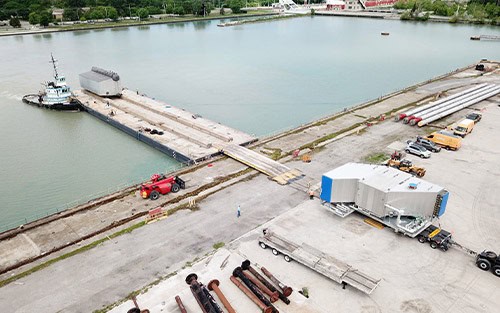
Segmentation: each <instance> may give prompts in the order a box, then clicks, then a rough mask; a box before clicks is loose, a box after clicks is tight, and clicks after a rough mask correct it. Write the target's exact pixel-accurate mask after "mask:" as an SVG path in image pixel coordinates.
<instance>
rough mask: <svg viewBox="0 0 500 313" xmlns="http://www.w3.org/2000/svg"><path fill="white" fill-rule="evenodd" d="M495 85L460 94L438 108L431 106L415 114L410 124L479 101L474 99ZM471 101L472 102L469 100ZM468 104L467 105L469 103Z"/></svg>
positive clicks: (479, 97) (486, 92)
mask: <svg viewBox="0 0 500 313" xmlns="http://www.w3.org/2000/svg"><path fill="white" fill-rule="evenodd" d="M496 88H497V86H496V85H487V86H485V87H483V88H481V89H478V90H475V91H474V92H471V93H469V94H467V95H465V96H462V97H460V98H457V99H454V100H452V101H450V102H446V103H443V105H440V106H439V107H438V108H433V109H432V110H428V111H425V112H423V113H421V114H420V113H419V116H416V117H415V118H413V119H412V120H410V125H412V126H413V125H416V124H417V123H419V122H420V121H422V120H425V119H427V118H429V117H432V116H434V115H437V114H440V113H442V112H445V111H448V110H450V109H452V108H455V107H458V106H461V105H463V104H464V103H470V104H474V103H477V102H479V101H480V100H479V101H474V100H476V99H482V96H484V95H486V94H489V93H490V92H491V91H492V90H494V89H496ZM471 101H472V102H471ZM470 104H469V105H470Z"/></svg>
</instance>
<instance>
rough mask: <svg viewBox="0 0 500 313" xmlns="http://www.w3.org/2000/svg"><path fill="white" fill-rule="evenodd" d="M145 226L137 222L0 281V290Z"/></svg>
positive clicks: (143, 223)
mask: <svg viewBox="0 0 500 313" xmlns="http://www.w3.org/2000/svg"><path fill="white" fill-rule="evenodd" d="M145 224H146V223H145V222H144V221H143V222H139V223H137V224H134V225H132V226H130V227H127V228H124V229H122V230H120V231H118V232H116V233H113V234H111V235H109V236H106V237H104V238H101V239H99V240H96V241H94V242H92V243H89V244H88V245H85V246H83V247H80V248H78V249H76V250H73V251H71V252H68V253H65V254H63V255H61V256H58V257H57V258H54V259H51V260H48V261H47V262H44V263H41V264H38V265H37V266H35V267H33V268H30V269H29V270H27V271H24V272H21V273H19V274H16V275H14V276H12V277H9V278H7V279H5V280H2V281H0V288H1V287H3V286H5V285H7V284H10V283H11V282H13V281H16V280H18V279H20V278H23V277H26V276H28V275H30V274H32V273H35V272H38V271H39V270H42V269H44V268H46V267H48V266H50V265H52V264H54V263H57V262H59V261H62V260H65V259H67V258H69V257H72V256H74V255H77V254H80V253H83V252H85V251H88V250H90V249H92V248H94V247H97V246H98V245H100V244H101V243H103V242H106V241H108V240H111V239H113V238H116V237H118V236H121V235H124V234H128V233H131V232H132V231H134V230H135V229H137V228H139V227H142V226H144V225H145Z"/></svg>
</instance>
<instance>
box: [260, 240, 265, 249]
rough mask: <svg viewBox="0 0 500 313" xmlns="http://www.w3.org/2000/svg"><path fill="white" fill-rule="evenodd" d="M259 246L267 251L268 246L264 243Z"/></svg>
mask: <svg viewBox="0 0 500 313" xmlns="http://www.w3.org/2000/svg"><path fill="white" fill-rule="evenodd" d="M259 246H260V247H261V248H262V249H265V248H267V245H266V244H265V243H263V242H262V241H261V242H259Z"/></svg>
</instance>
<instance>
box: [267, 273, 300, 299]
mask: <svg viewBox="0 0 500 313" xmlns="http://www.w3.org/2000/svg"><path fill="white" fill-rule="evenodd" d="M260 270H261V271H262V273H264V275H266V276H267V277H269V279H270V280H271V281H272V282H273V283H275V284H276V285H277V286H278V287H280V288H281V290H283V294H284V295H285V297H288V296H289V295H291V294H292V291H293V289H292V288H290V287H288V286H287V285H285V284H283V283H281V282H280V281H279V280H278V279H277V278H276V277H274V276H273V274H271V272H269V271H268V270H267V269H266V268H265V267H261V268H260Z"/></svg>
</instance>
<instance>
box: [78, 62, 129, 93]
mask: <svg viewBox="0 0 500 313" xmlns="http://www.w3.org/2000/svg"><path fill="white" fill-rule="evenodd" d="M79 76H80V86H82V88H83V89H85V90H87V91H90V92H92V93H95V94H96V95H98V96H101V97H117V96H120V95H121V93H122V86H121V82H120V76H118V74H116V73H115V72H112V71H107V70H104V69H101V68H98V67H92V70H91V71H89V72H85V73H82V74H80V75H79Z"/></svg>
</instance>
